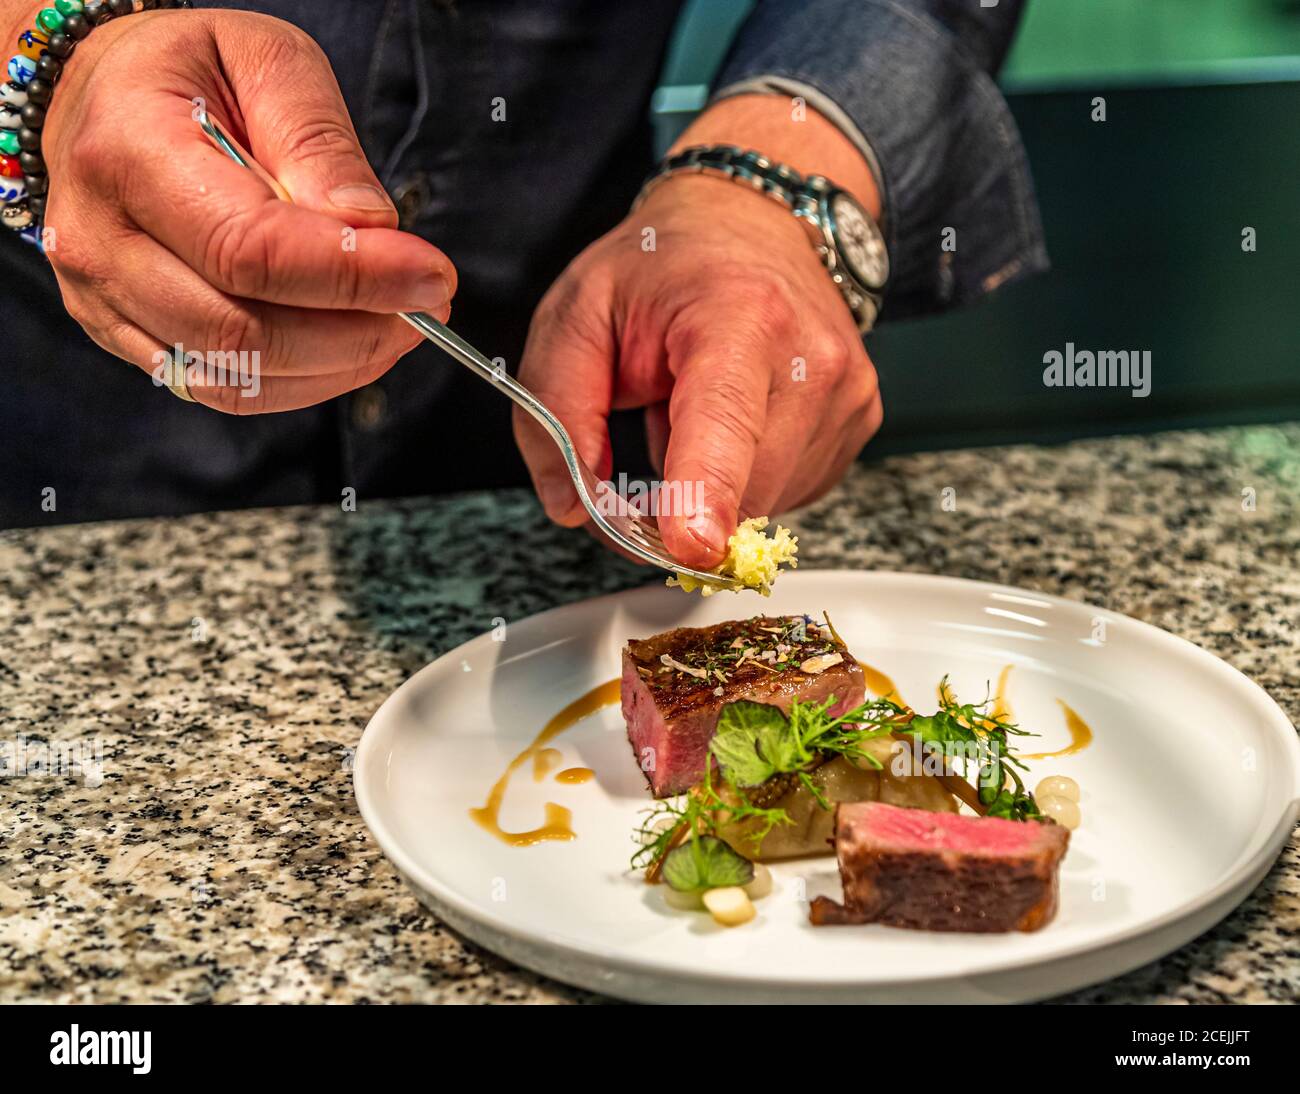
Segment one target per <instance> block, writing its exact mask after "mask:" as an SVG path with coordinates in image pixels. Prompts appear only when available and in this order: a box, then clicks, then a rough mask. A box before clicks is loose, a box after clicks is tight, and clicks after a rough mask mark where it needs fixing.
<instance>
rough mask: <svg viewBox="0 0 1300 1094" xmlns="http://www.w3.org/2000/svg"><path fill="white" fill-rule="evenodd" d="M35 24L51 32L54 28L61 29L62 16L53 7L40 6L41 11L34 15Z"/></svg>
mask: <svg viewBox="0 0 1300 1094" xmlns="http://www.w3.org/2000/svg"><path fill="white" fill-rule="evenodd" d="M36 25H37V26H38V27H40V28H41V30H48V31H49V32H50V33H51V34H53V33H54V32H55V31H56V30H62V29H63V16H62V15H60V14H59V13H58V12H57V11H55V10H54V9H53V8H41V13H40V14H39V15H38V16H37V17H36Z"/></svg>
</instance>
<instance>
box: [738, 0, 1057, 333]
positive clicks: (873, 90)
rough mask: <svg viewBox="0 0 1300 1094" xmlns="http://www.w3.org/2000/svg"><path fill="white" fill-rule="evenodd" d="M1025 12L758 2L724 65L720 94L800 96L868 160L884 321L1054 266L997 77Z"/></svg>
mask: <svg viewBox="0 0 1300 1094" xmlns="http://www.w3.org/2000/svg"><path fill="white" fill-rule="evenodd" d="M1022 8H1023V0H1000V2H997V3H996V4H995V6H992V7H982V6H980V4H979V3H978V2H977V0H760V2H759V3H758V4H757V5H756V8H755V10H754V11H753V12H752V14H751V15H750V17H749V19H748V20H747V21H746V22H745V24H744V25H743V27H742V28H741V31H740V34H739V36H738V38H737V41H736V42H735V45H734V46H733V48H732V50H731V53H730V55H729V56H728V58H727V60H726V62H725V63H724V65H723V69H722V72H721V74H720V76H719V80H718V84H719V90H717V91H715V93H714V98H715V99H716V98H719V97H722V96H725V95H731V94H736V93H738V92H740V91H747V90H753V89H763V88H767V89H770V90H772V91H777V92H782V93H786V94H792V95H801V96H803V98H804V100H805V101H806V103H807V104H808V106H809V107H811V108H813V109H815V110H819V111H821V112H822V113H823V114H825V115H826V116H827V117H829V118H830V119H831V120H832V121H834V122H836V123H837V124H838V125H839V126H840V128H841V129H842V130H844V131H845V133H846V135H848V136H849V137H850V139H852V140H853V141H854V142H855V143H856V144H857V145H858V147H859V148H860V149H861V150H862V152H863V154H864V155H865V156H866V157H867V160H868V162H869V163H871V166H872V169H873V171H874V172H875V174H876V181H877V183H878V184H879V185H880V188H881V196H882V199H883V202H884V210H885V223H884V225H883V227H884V231H885V241H886V245H887V247H888V250H889V256H890V260H891V267H892V269H891V276H890V284H889V285H888V287H887V290H886V293H885V302H884V307H883V309H882V311H881V320H882V321H886V322H887V321H889V320H890V319H897V318H901V317H906V316H912V315H918V314H924V313H926V312H934V311H939V310H941V309H943V308H946V307H949V306H952V305H958V304H965V303H967V302H969V301H971V300H974V299H976V298H977V297H979V296H982V295H984V294H985V293H988V292H990V291H992V290H993V289H995V288H997V287H998V286H999V285H1002V284H1004V283H1005V282H1008V281H1011V280H1014V279H1015V278H1018V277H1021V276H1024V275H1026V274H1029V273H1035V272H1040V271H1042V270H1044V269H1046V268H1047V251H1046V248H1045V246H1044V244H1043V230H1042V225H1041V223H1040V222H1039V219H1038V208H1037V205H1036V204H1035V201H1034V189H1033V182H1032V181H1031V179H1030V176H1029V168H1028V165H1027V163H1026V161H1025V152H1024V148H1023V147H1022V146H1021V143H1020V136H1019V134H1018V133H1017V132H1016V127H1015V122H1014V121H1013V120H1012V118H1011V112H1010V110H1009V109H1008V108H1007V104H1006V102H1005V100H1004V99H1003V98H1002V94H1001V92H999V90H998V88H997V84H996V83H995V81H994V76H995V74H996V73H997V70H998V69H999V68H1000V67H1001V64H1002V61H1003V59H1004V58H1005V56H1006V52H1007V50H1008V48H1009V47H1010V44H1011V38H1012V35H1013V34H1014V31H1015V27H1016V24H1017V22H1018V21H1019V18H1020V12H1021V9H1022ZM760 151H761V150H760ZM945 229H952V230H953V232H952V233H950V234H948V236H947V238H948V239H949V240H951V241H952V246H951V247H950V248H944V247H943V246H942V243H943V241H944V238H945Z"/></svg>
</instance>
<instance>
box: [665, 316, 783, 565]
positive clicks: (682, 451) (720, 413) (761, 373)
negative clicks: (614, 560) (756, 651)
mask: <svg viewBox="0 0 1300 1094" xmlns="http://www.w3.org/2000/svg"><path fill="white" fill-rule="evenodd" d="M675 348H677V347H671V348H670V355H671V356H676V357H678V360H677V361H671V362H670V366H671V367H672V368H673V371H674V372H676V373H677V382H676V383H675V384H674V386H673V393H672V398H671V400H670V402H669V417H670V419H671V422H672V432H671V433H670V434H669V437H668V451H667V454H666V456H665V458H664V478H665V479H666V480H667V482H669V483H672V484H674V485H677V484H680V489H679V491H678V496H679V497H681V498H683V499H686V500H684V504H683V505H682V507H681V511H679V512H672V513H667V514H663V515H661V516H660V517H659V531H660V533H661V534H662V536H663V539H664V545H665V546H666V547H667V548H668V550H669V551H671V552H672V553H673V555H674V557H676V558H677V559H678V560H680V561H681V562H683V563H685V564H686V565H687V566H691V567H693V568H695V569H703V570H707V569H710V568H711V567H713V566H716V565H717V564H718V563H720V562H721V561H722V559H723V558H724V557H725V555H726V551H727V540H728V538H730V536H731V534H732V533H733V532H734V531H735V530H736V525H737V523H739V513H740V499H741V497H742V496H743V495H744V493H745V487H746V485H747V484H748V483H749V476H750V471H751V470H752V468H753V466H754V457H755V454H756V452H757V451H758V443H759V440H760V438H761V437H762V434H763V427H764V423H765V421H766V419H767V390H768V376H767V373H766V371H765V370H764V369H763V368H761V367H759V366H758V364H757V362H760V361H762V359H763V355H762V352H761V349H760V348H759V347H758V346H756V345H752V344H750V343H749V341H748V340H746V339H737V338H735V337H729V336H728V335H726V334H721V335H720V334H719V333H716V332H715V333H714V334H712V335H710V336H708V337H707V338H704V339H701V340H699V341H698V342H696V343H695V344H694V345H691V346H688V347H686V348H685V350H684V351H683V352H680V353H678V354H673V353H672V349H675Z"/></svg>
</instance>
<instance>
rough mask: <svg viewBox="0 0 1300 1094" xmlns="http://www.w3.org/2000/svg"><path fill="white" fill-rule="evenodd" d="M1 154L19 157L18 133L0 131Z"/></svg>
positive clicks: (7, 130)
mask: <svg viewBox="0 0 1300 1094" xmlns="http://www.w3.org/2000/svg"><path fill="white" fill-rule="evenodd" d="M0 152H3V153H4V154H5V155H6V156H16V155H18V132H17V130H14V129H3V130H0Z"/></svg>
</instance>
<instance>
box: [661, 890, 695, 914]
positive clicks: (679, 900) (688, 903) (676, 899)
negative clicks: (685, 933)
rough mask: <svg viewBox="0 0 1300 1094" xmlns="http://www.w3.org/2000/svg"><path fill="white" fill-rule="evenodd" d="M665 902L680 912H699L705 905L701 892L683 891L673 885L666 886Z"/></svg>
mask: <svg viewBox="0 0 1300 1094" xmlns="http://www.w3.org/2000/svg"><path fill="white" fill-rule="evenodd" d="M664 903H665V904H667V905H668V907H670V908H676V909H677V910H678V911H679V912H698V911H699V910H700V909H701V908H703V907H704V902H703V901H702V900H700V894H699V893H682V892H678V890H676V889H674V888H673V887H672V886H671V885H665V886H664Z"/></svg>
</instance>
